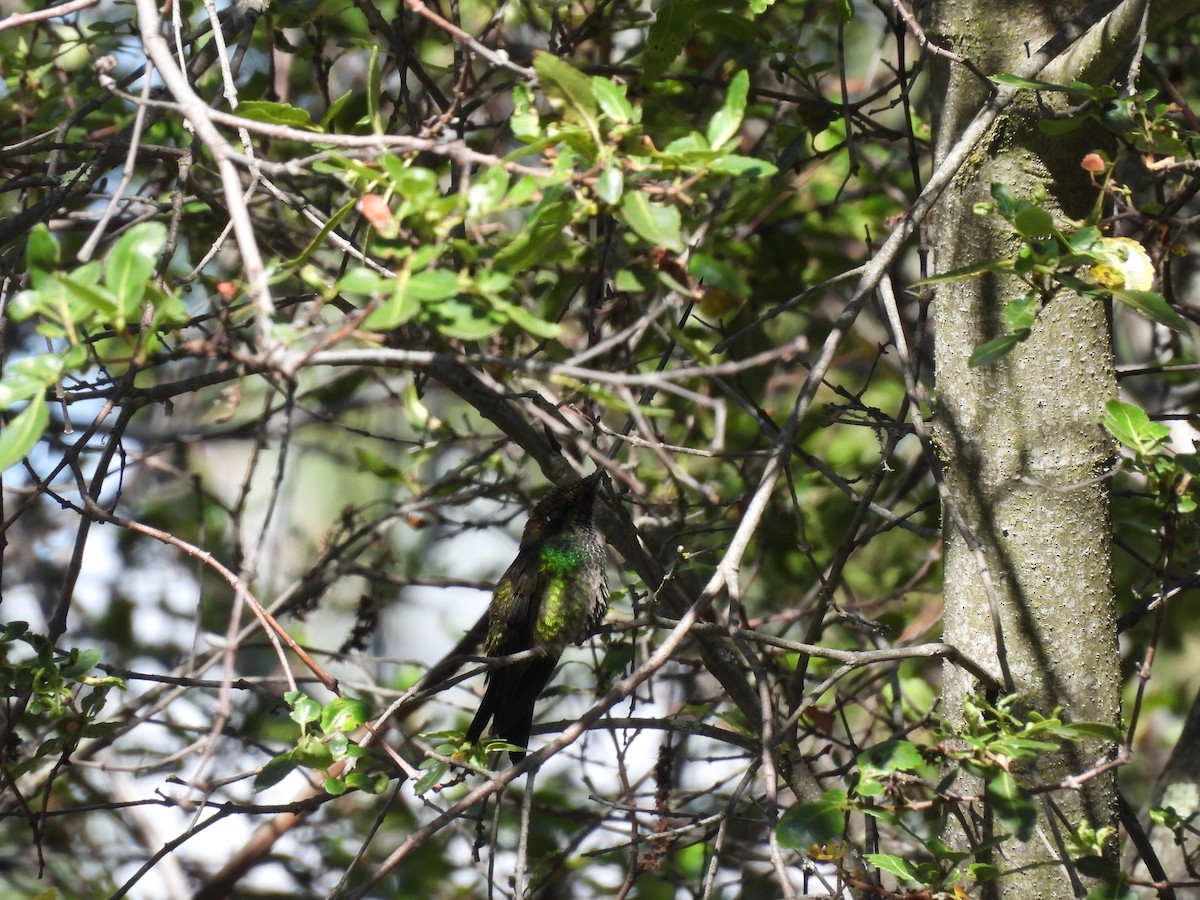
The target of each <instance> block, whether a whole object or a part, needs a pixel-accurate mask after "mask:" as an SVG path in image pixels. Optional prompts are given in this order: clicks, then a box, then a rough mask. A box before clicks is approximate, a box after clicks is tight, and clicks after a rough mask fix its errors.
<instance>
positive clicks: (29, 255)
mask: <svg viewBox="0 0 1200 900" xmlns="http://www.w3.org/2000/svg"><path fill="white" fill-rule="evenodd" d="M60 256H61V252H60V248H59V245H58V239H57V238H55V237H54V235H53V234H51V233H50V229H49V228H47V227H46V226H45V225H44V224H43V223H41V222H38V223H37V224H36V225H34V226H33V228H31V229H30V230H29V236H28V237H27V238H26V239H25V266H26V268H27V269H29V270H30V273H31V274H32V272H33V270H35V269H36V270H40V271H42V272H52V271H54V270H55V269H57V268H58V264H59V259H60ZM34 287H37V285H36V284H35V285H34Z"/></svg>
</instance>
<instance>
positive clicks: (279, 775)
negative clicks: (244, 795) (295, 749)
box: [254, 751, 298, 792]
mask: <svg viewBox="0 0 1200 900" xmlns="http://www.w3.org/2000/svg"><path fill="white" fill-rule="evenodd" d="M297 768H298V766H297V764H296V761H295V760H294V759H292V754H291V751H288V752H287V753H281V754H279V755H278V756H276V757H275V758H274V759H272V760H270V761H269V762H268V763H267V764H266V765H265V766H263V767H262V768H261V769H260V770H259V772H258V774H257V775H255V776H254V790H255V792H258V791H263V790H266V789H267V788H269V787H274V786H275V785H277V784H279V782H281V781H283V779H285V778H287V777H288V776H289V775H291V774H292V772H294V771H295V770H296V769H297Z"/></svg>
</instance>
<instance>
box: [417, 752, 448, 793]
mask: <svg viewBox="0 0 1200 900" xmlns="http://www.w3.org/2000/svg"><path fill="white" fill-rule="evenodd" d="M421 768H422V769H424V770H425V774H424V775H422V776H421V777H420V778H418V779H417V783H416V784H414V785H413V791H414V792H416V795H417V796H418V797H420V796H421V795H422V794H424V793H425V792H426V791H428V790H429V789H430V788H431V787H433V786H434V785H435V784H437V783H438V782H439V781H441V780H442V776H443V775H445V774H446V771H447V769H448V768H449V767H448V766H447V765H446V764H445V763H444V762H440V761H438V760H436V759H427V760H425V762H423V763H421Z"/></svg>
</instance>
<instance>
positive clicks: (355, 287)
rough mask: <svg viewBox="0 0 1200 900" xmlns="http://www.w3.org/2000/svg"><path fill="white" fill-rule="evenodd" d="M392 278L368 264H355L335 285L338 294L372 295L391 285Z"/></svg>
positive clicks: (334, 288)
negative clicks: (367, 265)
mask: <svg viewBox="0 0 1200 900" xmlns="http://www.w3.org/2000/svg"><path fill="white" fill-rule="evenodd" d="M390 281H392V279H390V278H385V277H384V276H383V275H381V274H379V273H378V272H376V271H375V270H374V269H368V268H367V267H366V266H354V267H353V268H351V269H350V270H349V271H348V272H346V274H345V275H343V276H342V277H341V278H339V279H338V280H337V281H336V282H335V283H334V285H333V290H334V292H335V293H337V294H353V295H356V296H360V297H370V296H371V295H372V294H375V293H377V292H379V291H382V290H384V289H385V288H387V287H388V286H389V282H390Z"/></svg>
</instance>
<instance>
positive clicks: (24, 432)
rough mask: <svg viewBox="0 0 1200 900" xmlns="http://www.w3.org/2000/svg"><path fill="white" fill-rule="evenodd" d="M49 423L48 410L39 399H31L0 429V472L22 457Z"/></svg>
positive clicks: (31, 447)
mask: <svg viewBox="0 0 1200 900" xmlns="http://www.w3.org/2000/svg"><path fill="white" fill-rule="evenodd" d="M49 424H50V410H49V408H48V407H47V406H46V404H45V403H43V402H42V401H41V400H31V401H30V402H29V405H28V406H26V407H25V408H24V409H23V410H21V412H20V413H18V414H17V416H16V417H15V418H13V419H10V420H9V422H8V424H7V425H5V426H4V428H3V429H2V430H0V472H3V471H4V470H5V469H7V468H8V467H9V466H11V465H14V464H16V463H19V462H20V461H21V460H22V459H24V458H25V455H26V454H27V453H29V451H30V450H32V449H33V445H34V444H36V443H37V442H38V438H40V437H41V436H42V432H44V431H45V430H46V426H47V425H49Z"/></svg>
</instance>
